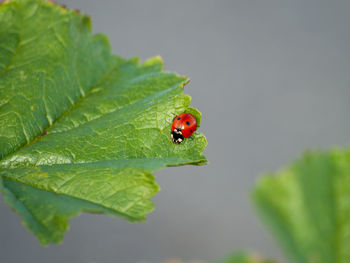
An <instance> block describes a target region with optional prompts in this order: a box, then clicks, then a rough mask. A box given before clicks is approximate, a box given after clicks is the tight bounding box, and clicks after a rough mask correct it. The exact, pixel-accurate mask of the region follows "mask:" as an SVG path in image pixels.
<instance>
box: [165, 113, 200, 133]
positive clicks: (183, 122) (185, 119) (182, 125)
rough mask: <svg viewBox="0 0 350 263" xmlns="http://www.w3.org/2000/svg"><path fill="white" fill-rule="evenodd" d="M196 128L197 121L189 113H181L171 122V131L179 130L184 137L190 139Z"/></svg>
mask: <svg viewBox="0 0 350 263" xmlns="http://www.w3.org/2000/svg"><path fill="white" fill-rule="evenodd" d="M196 128H197V120H196V118H195V117H194V116H193V115H192V114H190V113H182V114H180V115H178V116H176V117H175V118H174V120H173V124H172V126H171V130H172V131H173V130H175V129H178V130H181V133H182V135H183V136H184V137H190V136H191V135H192V134H193V133H194V131H195V130H196Z"/></svg>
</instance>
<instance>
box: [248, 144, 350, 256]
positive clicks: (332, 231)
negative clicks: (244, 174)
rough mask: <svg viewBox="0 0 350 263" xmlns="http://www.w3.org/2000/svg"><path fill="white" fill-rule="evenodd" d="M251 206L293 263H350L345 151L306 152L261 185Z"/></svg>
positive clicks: (349, 175)
mask: <svg viewBox="0 0 350 263" xmlns="http://www.w3.org/2000/svg"><path fill="white" fill-rule="evenodd" d="M254 201H255V204H256V206H257V208H258V210H259V212H260V215H261V217H262V219H263V220H264V221H265V222H266V224H268V226H269V227H270V228H271V230H272V232H273V233H274V234H275V235H276V237H277V238H278V240H279V241H280V242H281V245H282V247H283V248H284V250H285V251H286V252H287V254H288V255H289V256H290V258H291V259H292V260H293V261H294V262H300V263H304V262H305V263H306V262H308V263H311V262H312V263H321V262H324V263H326V262H327V263H329V262H334V263H345V262H350V250H349V247H350V151H349V150H333V151H330V152H329V153H325V152H310V153H306V154H305V155H304V156H303V157H302V158H301V159H300V160H298V161H297V162H295V163H294V164H293V165H291V166H289V167H288V168H286V169H284V170H282V171H280V172H278V173H277V174H274V175H268V176H265V177H264V178H263V179H262V180H260V182H259V183H258V185H257V187H256V189H255V192H254Z"/></svg>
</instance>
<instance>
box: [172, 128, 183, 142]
mask: <svg viewBox="0 0 350 263" xmlns="http://www.w3.org/2000/svg"><path fill="white" fill-rule="evenodd" d="M171 139H172V140H173V143H175V144H180V143H182V142H183V140H184V136H183V135H182V132H181V129H179V128H176V129H174V130H173V131H171Z"/></svg>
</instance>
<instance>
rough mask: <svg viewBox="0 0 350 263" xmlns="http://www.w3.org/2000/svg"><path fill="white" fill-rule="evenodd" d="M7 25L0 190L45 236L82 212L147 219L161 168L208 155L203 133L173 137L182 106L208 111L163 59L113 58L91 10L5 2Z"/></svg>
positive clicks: (1, 44) (45, 239)
mask: <svg viewBox="0 0 350 263" xmlns="http://www.w3.org/2000/svg"><path fill="white" fill-rule="evenodd" d="M0 25H1V26H0V191H1V192H2V193H3V195H4V200H5V201H6V202H7V203H9V204H10V205H11V206H12V207H13V209H14V210H16V211H17V212H18V213H19V214H20V215H21V216H22V218H23V221H24V224H25V225H26V226H27V227H28V228H29V229H30V230H31V231H32V232H34V233H35V234H36V235H37V237H38V238H39V240H40V241H41V243H43V244H47V243H49V242H60V241H61V240H62V237H63V232H64V231H65V230H66V229H67V228H68V222H67V220H68V218H71V217H72V216H75V215H77V214H79V213H80V212H82V211H88V212H98V213H106V214H109V215H115V216H120V217H123V218H125V219H127V220H129V221H131V222H134V221H142V220H144V218H145V215H146V214H147V213H149V212H150V211H152V209H153V204H152V203H151V201H149V200H148V199H149V198H150V197H152V196H153V195H155V194H156V193H157V192H158V191H159V186H158V185H157V183H156V182H155V180H154V178H153V176H152V172H153V171H155V170H157V169H161V168H163V167H165V166H178V165H184V164H195V165H201V164H205V163H206V162H207V160H206V158H205V157H204V156H203V155H202V152H203V151H204V149H205V146H206V139H205V137H204V136H203V135H202V134H200V133H198V132H196V133H195V134H194V135H193V138H190V139H187V140H185V142H184V143H182V144H181V145H174V144H173V143H172V142H171V139H170V127H171V122H172V119H173V113H176V114H178V113H182V112H186V111H189V112H191V113H192V114H194V115H195V116H196V118H197V119H198V122H200V118H201V116H200V113H199V112H198V111H197V110H195V109H193V108H191V107H189V104H190V97H189V96H188V95H185V94H183V86H184V85H185V83H186V82H187V81H188V80H187V78H186V77H182V76H179V75H177V74H174V73H169V72H164V71H163V69H162V68H163V63H162V61H161V58H160V57H155V58H151V59H149V60H147V61H145V62H144V63H142V64H140V63H139V62H138V59H136V58H135V59H130V60H126V59H123V58H121V57H118V56H116V55H113V54H112V53H111V51H110V47H109V44H108V40H107V39H106V37H105V36H103V35H100V34H97V35H92V33H91V26H90V19H89V18H88V17H87V16H84V15H81V14H79V13H78V12H76V11H72V10H67V9H65V8H63V7H61V6H59V5H55V4H53V3H51V2H46V1H36V0H17V1H9V2H6V3H3V4H0Z"/></svg>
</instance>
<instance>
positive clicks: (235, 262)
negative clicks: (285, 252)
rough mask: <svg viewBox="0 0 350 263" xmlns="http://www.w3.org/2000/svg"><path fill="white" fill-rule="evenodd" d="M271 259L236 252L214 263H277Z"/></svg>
mask: <svg viewBox="0 0 350 263" xmlns="http://www.w3.org/2000/svg"><path fill="white" fill-rule="evenodd" d="M276 262H277V261H272V260H269V259H263V258H261V257H260V256H259V255H257V254H252V253H251V254H249V253H246V252H238V253H237V252H236V253H233V254H231V255H229V256H227V257H226V258H224V259H222V260H219V261H215V262H212V263H276Z"/></svg>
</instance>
